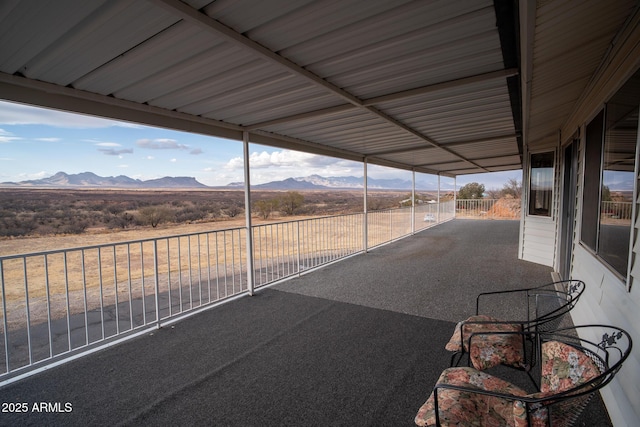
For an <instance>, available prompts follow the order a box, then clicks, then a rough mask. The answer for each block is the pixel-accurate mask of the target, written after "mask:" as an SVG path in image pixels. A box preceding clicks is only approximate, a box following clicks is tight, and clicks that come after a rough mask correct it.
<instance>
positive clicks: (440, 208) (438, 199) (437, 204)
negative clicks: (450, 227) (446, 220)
mask: <svg viewBox="0 0 640 427" xmlns="http://www.w3.org/2000/svg"><path fill="white" fill-rule="evenodd" d="M436 202H437V203H436V206H437V207H438V212H436V224H440V211H441V210H442V207H441V206H440V174H439V173H438V198H437V199H436Z"/></svg>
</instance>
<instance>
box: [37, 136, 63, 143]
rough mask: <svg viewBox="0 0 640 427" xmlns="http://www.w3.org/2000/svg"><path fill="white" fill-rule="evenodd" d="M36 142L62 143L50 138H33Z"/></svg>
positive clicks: (58, 139)
mask: <svg viewBox="0 0 640 427" xmlns="http://www.w3.org/2000/svg"><path fill="white" fill-rule="evenodd" d="M35 140H36V141H41V142H60V141H62V138H55V137H51V138H35Z"/></svg>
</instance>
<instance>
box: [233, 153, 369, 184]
mask: <svg viewBox="0 0 640 427" xmlns="http://www.w3.org/2000/svg"><path fill="white" fill-rule="evenodd" d="M249 162H250V166H251V182H252V183H253V184H261V183H264V182H269V181H278V180H283V179H286V178H291V177H293V178H297V177H304V176H309V175H314V174H317V175H321V176H325V177H328V176H348V175H356V176H362V174H363V168H362V164H361V163H358V162H352V161H347V160H342V159H336V158H333V157H327V156H320V155H316V154H310V153H302V152H299V151H291V150H281V151H274V152H271V153H269V152H267V151H262V152H253V153H251V154H250V155H249ZM243 168H244V162H243V159H242V157H234V158H232V159H230V160H229V161H228V162H227V163H225V165H224V166H223V169H224V170H226V171H228V172H230V173H233V172H236V174H235V175H238V173H237V172H240V171H242V170H243ZM240 176H241V174H240ZM234 180H236V181H237V180H238V179H234Z"/></svg>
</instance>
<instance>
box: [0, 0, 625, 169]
mask: <svg viewBox="0 0 640 427" xmlns="http://www.w3.org/2000/svg"><path fill="white" fill-rule="evenodd" d="M606 3H607V2H600V1H585V2H579V6H577V7H576V6H575V2H570V1H568V0H551V1H544V2H540V7H539V8H538V9H536V17H535V19H533V20H532V21H531V22H533V25H534V26H535V31H533V33H532V34H533V40H530V41H527V43H524V45H526V46H530V49H531V50H530V51H527V52H525V53H524V54H526V55H527V58H529V57H530V58H531V60H532V63H533V67H532V69H533V75H532V79H531V92H530V93H531V97H530V98H529V99H526V100H525V102H529V103H530V105H528V107H529V108H527V113H528V114H529V116H528V117H527V121H528V126H529V127H528V132H529V133H528V134H526V135H524V137H527V138H531V137H535V136H537V135H548V134H549V132H552V131H553V130H554V129H557V127H558V126H559V125H561V124H562V121H563V120H564V119H565V118H566V117H567V116H568V114H570V112H571V110H572V108H573V107H574V106H575V103H576V101H577V99H578V97H579V95H580V93H581V91H582V90H583V89H584V86H585V85H586V84H587V83H588V81H589V79H590V77H591V76H592V75H593V73H594V71H595V69H596V68H597V66H598V64H600V62H601V61H602V57H603V56H604V55H605V52H606V49H607V46H608V45H609V44H610V43H611V40H612V38H613V37H614V36H615V34H616V32H617V29H618V27H620V25H622V23H623V22H624V20H625V19H626V17H627V16H628V15H629V13H631V10H632V9H631V8H632V6H631V4H632V3H633V2H632V1H631V0H630V1H625V0H620V1H619V4H620V6H621V7H615V8H614V7H606V6H604V5H603V4H606ZM517 4H518V3H517V2H513V1H510V0H496V1H493V0H466V1H457V2H452V1H450V0H314V1H311V0H270V1H268V2H265V1H258V0H217V1H209V0H187V1H184V2H183V1H180V0H148V1H136V2H131V1H127V0H111V1H98V0H96V1H85V0H57V1H53V0H50V1H46V0H7V1H5V2H2V3H1V4H0V98H4V99H9V100H14V101H18V102H26V103H32V104H36V105H42V106H46V107H51V108H61V109H68V110H71V111H81V112H84V113H87V114H98V115H103V116H107V117H113V118H118V119H122V118H125V119H127V120H132V121H136V120H138V121H140V122H143V123H149V124H156V125H157V124H158V123H161V124H162V125H163V126H167V127H175V128H177V129H188V130H189V129H193V130H196V131H199V132H203V133H207V134H210V135H214V136H224V137H230V136H232V137H238V136H239V135H240V137H241V135H242V132H243V131H244V132H249V136H250V138H251V137H253V138H255V139H256V140H259V141H261V143H268V144H272V145H274V146H281V147H287V148H296V149H300V150H303V151H304V150H311V151H314V152H322V153H324V154H331V155H335V156H338V157H344V158H349V159H361V160H364V159H365V158H366V159H367V160H368V161H369V162H371V163H374V164H375V163H378V164H383V165H392V166H395V167H400V168H405V169H413V170H416V171H418V172H439V173H442V174H444V175H448V176H454V175H457V174H465V173H474V172H489V171H495V170H508V169H518V168H520V167H521V156H522V138H523V135H522V123H523V118H522V117H521V113H520V111H521V107H522V99H523V98H522V94H521V93H520V92H521V90H520V88H519V85H518V80H519V78H520V77H519V75H518V74H519V72H520V69H519V68H520V63H519V58H520V56H519V53H518V51H517V46H520V40H519V37H520V33H522V34H528V32H527V29H523V30H522V31H521V32H520V33H519V32H518V31H517V28H518V24H519V23H518V14H519V13H518V10H516V9H517ZM514 5H516V6H515V7H514ZM598 19H599V21H598ZM596 24H599V25H596ZM596 27H597V28H596ZM558 40H562V41H563V42H562V43H557V41H558Z"/></svg>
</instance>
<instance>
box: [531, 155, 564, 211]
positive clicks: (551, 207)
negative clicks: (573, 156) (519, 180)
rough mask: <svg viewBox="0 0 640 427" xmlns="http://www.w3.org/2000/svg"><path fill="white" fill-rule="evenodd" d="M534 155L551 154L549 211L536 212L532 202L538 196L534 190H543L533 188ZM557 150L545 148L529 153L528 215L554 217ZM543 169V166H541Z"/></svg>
mask: <svg viewBox="0 0 640 427" xmlns="http://www.w3.org/2000/svg"><path fill="white" fill-rule="evenodd" d="M534 156H550V157H551V174H550V178H551V184H550V190H549V191H550V193H549V197H548V199H547V200H548V204H549V206H548V208H547V211H548V212H547V213H540V212H535V208H533V206H532V203H534V201H535V200H536V197H535V196H534V192H537V191H541V190H534V189H533V179H534V166H533V165H534V160H533V158H534ZM556 160H557V159H556V152H555V150H544V151H534V152H530V153H529V167H528V172H529V179H528V181H529V183H528V184H529V185H528V190H529V191H528V193H529V194H528V198H527V216H531V217H536V218H548V219H553V218H554V195H555V190H556V189H555V186H556V167H557V164H556V163H557V162H556ZM540 169H542V168H540Z"/></svg>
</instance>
